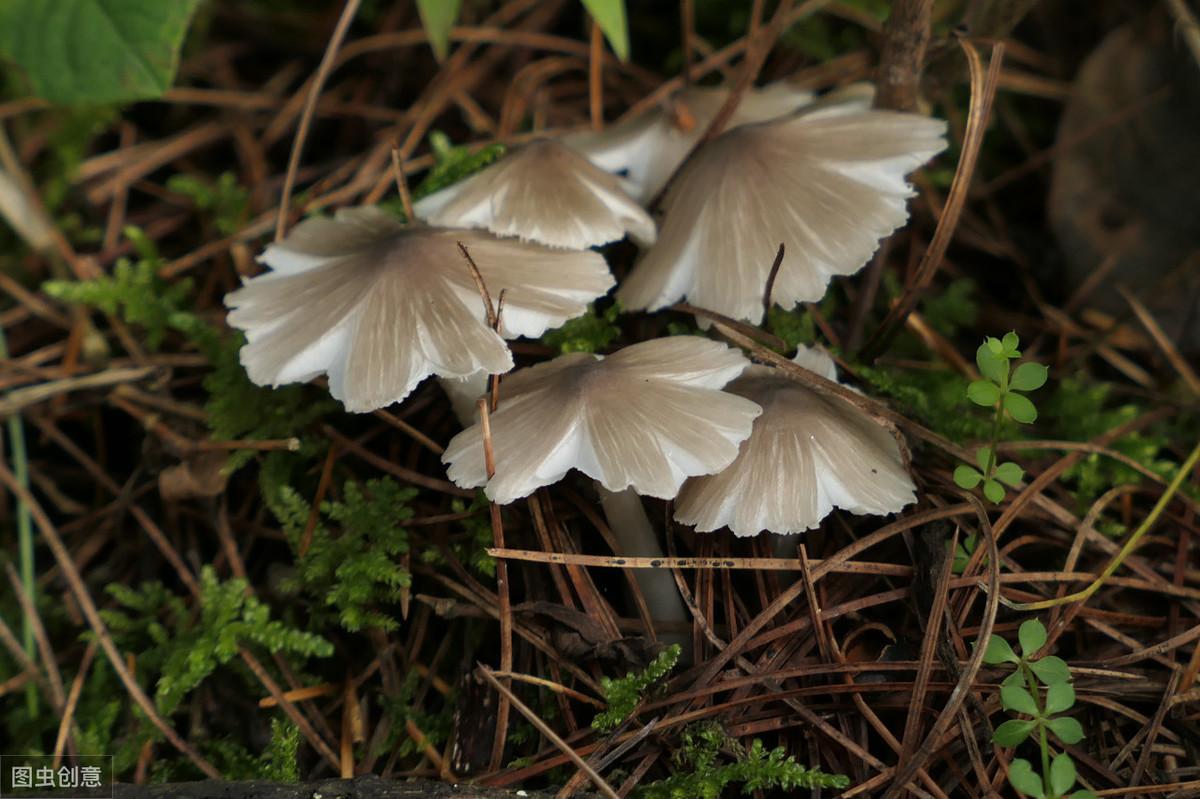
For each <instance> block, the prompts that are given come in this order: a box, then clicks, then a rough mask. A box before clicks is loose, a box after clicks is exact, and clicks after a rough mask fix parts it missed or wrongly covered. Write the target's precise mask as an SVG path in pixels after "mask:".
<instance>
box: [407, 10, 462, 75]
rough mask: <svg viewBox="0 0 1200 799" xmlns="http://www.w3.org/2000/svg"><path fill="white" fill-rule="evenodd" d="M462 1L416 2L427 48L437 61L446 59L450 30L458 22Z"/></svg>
mask: <svg viewBox="0 0 1200 799" xmlns="http://www.w3.org/2000/svg"><path fill="white" fill-rule="evenodd" d="M461 7H462V0H417V13H418V14H420V15H421V25H422V27H424V28H425V35H426V36H428V37H429V46H430V47H432V48H433V54H434V55H436V56H437V59H438V61H441V60H442V59H443V58H445V57H446V52H447V51H448V50H449V47H450V29H451V28H453V27H454V23H455V22H456V21H457V20H458V10H459V8H461Z"/></svg>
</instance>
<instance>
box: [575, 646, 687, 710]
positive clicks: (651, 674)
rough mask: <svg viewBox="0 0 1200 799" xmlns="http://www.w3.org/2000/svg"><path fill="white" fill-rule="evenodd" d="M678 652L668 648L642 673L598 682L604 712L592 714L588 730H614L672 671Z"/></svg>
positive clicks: (678, 649) (676, 648)
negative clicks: (605, 704) (648, 692)
mask: <svg viewBox="0 0 1200 799" xmlns="http://www.w3.org/2000/svg"><path fill="white" fill-rule="evenodd" d="M680 651H682V650H680V648H679V644H671V645H670V646H668V647H667V648H666V649H664V650H663V651H661V652H659V653H658V656H657V657H655V658H654V660H652V661H651V662H650V665H649V666H647V667H646V668H645V669H643V670H642V671H638V672H630V673H629V674H626V675H625V676H624V677H621V678H619V679H616V680H613V679H610V678H608V677H604V678H602V679H601V680H600V688H601V689H602V690H603V691H604V701H605V702H606V703H608V709H607V710H604V711H601V712H600V713H597V714H596V716H595V718H593V719H592V729H593V730H595V731H596V732H612V731H613V730H615V729H616V728H617V727H618V726H619V725H620V724H621V722H622V721H624V720H625V719H626V718H628V717H629V714H630V713H632V712H633V709H634V708H635V707H637V705H638V702H641V701H642V697H643V696H645V694H646V691H648V690H649V689H650V687H651V686H652V685H654V684H655V683H656V682H658V681H659V680H661V679H662V678H663V677H665V676H667V674H669V673H670V671H671V669H673V668H675V664H676V663H678V662H679V653H680Z"/></svg>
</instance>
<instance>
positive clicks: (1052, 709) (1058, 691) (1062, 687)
mask: <svg viewBox="0 0 1200 799" xmlns="http://www.w3.org/2000/svg"><path fill="white" fill-rule="evenodd" d="M1074 704H1075V689H1074V688H1072V687H1071V683H1069V682H1056V683H1054V684H1053V685H1051V686H1050V687H1049V688H1048V689H1046V715H1047V716H1049V715H1052V714H1054V713H1062V712H1063V711H1064V710H1068V709H1070V708H1071V707H1072V706H1073V705H1074ZM1068 787H1070V786H1068ZM1065 790H1066V788H1063V791H1065ZM1059 793H1062V791H1059Z"/></svg>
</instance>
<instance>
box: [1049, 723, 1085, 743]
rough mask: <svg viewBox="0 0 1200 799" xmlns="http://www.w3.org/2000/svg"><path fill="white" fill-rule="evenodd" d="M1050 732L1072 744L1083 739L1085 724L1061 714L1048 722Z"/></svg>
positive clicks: (1064, 741)
mask: <svg viewBox="0 0 1200 799" xmlns="http://www.w3.org/2000/svg"><path fill="white" fill-rule="evenodd" d="M1046 727H1047V728H1048V729H1049V730H1050V732H1052V733H1054V734H1055V735H1056V736H1058V740H1060V741H1062V742H1063V743H1065V744H1067V745H1068V746H1070V745H1071V744H1077V743H1079V742H1080V741H1082V740H1083V726H1082V725H1081V724H1080V723H1079V722H1078V721H1076V720H1075V719H1073V718H1071V717H1070V716H1061V717H1059V718H1056V719H1050V721H1048V722H1046Z"/></svg>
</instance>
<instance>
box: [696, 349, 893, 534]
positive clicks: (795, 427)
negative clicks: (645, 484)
mask: <svg viewBox="0 0 1200 799" xmlns="http://www.w3.org/2000/svg"><path fill="white" fill-rule="evenodd" d="M794 360H795V362H796V363H798V364H799V365H801V366H803V367H804V368H806V369H809V370H811V371H813V372H816V373H818V374H820V375H822V376H823V377H826V378H828V379H830V380H833V381H835V382H836V381H837V370H836V367H835V366H834V363H833V360H832V359H831V358H830V357H829V356H828V355H827V354H825V353H824V352H821V351H819V350H815V349H814V350H806V349H803V348H802V349H801V350H800V352H798V353H797V355H796V357H795V359H794ZM726 390H727V391H729V392H731V393H734V394H738V395H739V396H742V397H746V398H747V399H750V400H753V401H754V402H756V403H758V404H759V405H761V406H762V409H763V413H762V415H761V416H759V417H758V419H757V420H755V422H754V430H753V432H751V433H750V437H749V438H748V439H746V441H745V443H743V444H742V447H741V451H740V452H739V453H738V456H737V459H736V460H735V461H734V462H733V463H732V464H730V465H729V467H727V468H726V469H725V470H724V471H722V472H720V473H719V474H715V475H709V476H702V477H693V478H691V479H689V480H688V481H687V482H686V483H684V484H683V488H682V489H681V490H680V492H679V496H678V498H677V499H676V502H675V519H676V521H679V522H682V523H683V524H689V525H694V526H695V528H696V530H697V531H699V532H711V531H713V530H717V529H719V528H721V527H728V528H729V529H730V530H732V531H733V532H734V534H736V535H739V536H751V535H757V534H758V533H759V532H761V531H763V530H769V531H771V532H773V533H781V534H785V535H786V534H791V533H799V532H803V531H804V530H808V529H811V528H813V527H816V526H817V525H818V524H819V523H820V521H821V520H822V519H823V518H825V516H827V515H828V514H829V512H830V511H831V510H833V509H834V508H835V507H836V508H842V509H843V510H847V511H850V512H851V513H859V514H879V515H883V514H888V513H895V512H897V511H899V510H900V509H901V508H903V507H904V506H905V505H908V504H909V503H911V502H913V501H915V499H916V487H915V486H914V485H913V481H912V478H911V477H910V476H909V474H908V471H907V470H906V469H905V466H904V462H903V458H902V457H901V454H900V446H899V445H898V444H897V443H896V440H895V439H894V438H893V437H892V436H891V434H890V433H889V432H888V431H887V430H886V429H885V428H884V427H883V426H881V425H880V424H879V423H878V422H876V421H875V420H873V419H871V418H870V417H868V416H867V415H866V414H864V413H863V412H862V411H861V410H859V409H858V408H856V407H855V406H853V405H851V404H850V403H848V402H846V401H845V400H843V399H840V398H837V397H830V396H827V395H824V394H820V393H818V392H816V391H814V390H813V389H811V388H808V387H807V386H804V385H801V384H799V383H797V382H796V381H794V380H792V379H790V378H788V377H786V376H784V375H781V374H779V373H778V371H777V370H775V369H773V368H771V367H765V366H755V367H752V368H750V369H747V370H746V372H745V373H744V374H743V375H742V377H740V378H738V379H737V380H735V381H734V382H732V383H730V384H729V385H728V386H727V387H726Z"/></svg>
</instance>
